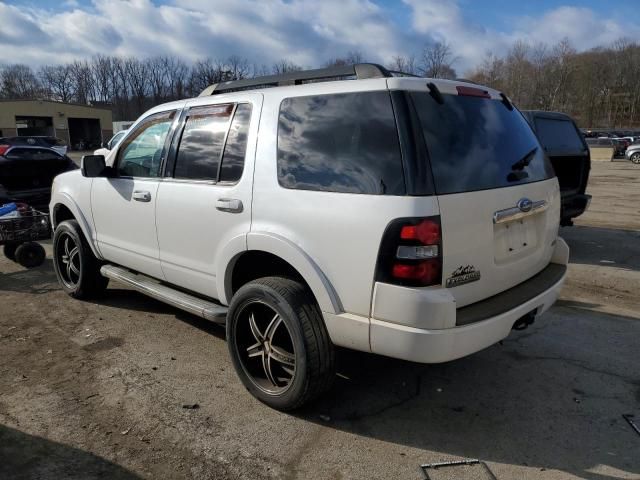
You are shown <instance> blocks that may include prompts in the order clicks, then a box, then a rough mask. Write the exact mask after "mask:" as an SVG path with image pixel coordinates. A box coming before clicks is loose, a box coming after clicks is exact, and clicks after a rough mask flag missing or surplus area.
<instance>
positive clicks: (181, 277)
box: [156, 93, 262, 298]
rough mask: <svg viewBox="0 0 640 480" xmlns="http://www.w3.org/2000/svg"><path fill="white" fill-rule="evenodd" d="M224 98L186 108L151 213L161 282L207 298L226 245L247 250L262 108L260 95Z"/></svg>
mask: <svg viewBox="0 0 640 480" xmlns="http://www.w3.org/2000/svg"><path fill="white" fill-rule="evenodd" d="M229 98H230V97H229V96H228V95H225V100H221V101H219V103H216V104H211V103H210V102H211V98H207V99H199V100H196V101H195V102H194V104H192V105H190V106H189V108H188V110H186V113H185V119H184V122H183V123H182V126H181V128H180V131H178V132H177V134H176V136H175V139H174V147H173V148H172V154H171V157H170V161H169V164H168V167H167V173H166V175H167V176H166V177H165V178H164V179H163V181H162V183H161V184H160V189H159V192H158V204H157V210H156V223H157V227H158V242H159V247H160V260H161V263H162V270H163V273H164V276H165V279H166V280H167V281H168V282H170V283H173V284H176V285H180V286H181V287H184V288H186V289H188V290H192V291H194V292H198V293H201V294H203V295H207V296H210V297H213V298H219V296H218V292H217V289H216V270H217V268H218V265H219V263H220V256H221V255H222V253H221V252H222V251H223V250H224V248H225V247H226V246H227V245H229V244H231V243H236V244H238V245H241V246H242V247H241V248H246V234H247V233H248V232H249V228H250V224H251V192H252V182H253V158H254V157H255V143H256V138H257V133H258V121H259V119H260V108H261V106H262V96H261V95H259V94H247V93H243V94H242V96H241V100H238V101H233V100H229ZM231 98H233V97H231ZM204 101H207V102H209V103H208V104H202V103H203V102H204Z"/></svg>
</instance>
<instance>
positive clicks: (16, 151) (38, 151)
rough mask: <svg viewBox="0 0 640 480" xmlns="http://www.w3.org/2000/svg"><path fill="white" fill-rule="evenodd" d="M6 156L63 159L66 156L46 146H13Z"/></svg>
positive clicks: (13, 158)
mask: <svg viewBox="0 0 640 480" xmlns="http://www.w3.org/2000/svg"><path fill="white" fill-rule="evenodd" d="M5 157H6V158H8V159H10V160H23V159H24V160H62V159H63V158H64V157H62V156H61V155H58V154H57V153H56V152H55V151H54V150H48V149H44V148H13V149H11V150H9V152H7V154H6V155H5Z"/></svg>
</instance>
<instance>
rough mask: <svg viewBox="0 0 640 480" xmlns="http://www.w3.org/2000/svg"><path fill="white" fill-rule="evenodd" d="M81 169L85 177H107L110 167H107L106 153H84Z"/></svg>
mask: <svg viewBox="0 0 640 480" xmlns="http://www.w3.org/2000/svg"><path fill="white" fill-rule="evenodd" d="M80 170H81V171H82V176H83V177H90V178H91V177H107V176H108V172H109V170H110V168H107V164H106V163H105V160H104V155H84V156H83V157H82V161H81V162H80Z"/></svg>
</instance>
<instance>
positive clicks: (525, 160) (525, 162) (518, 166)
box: [511, 147, 538, 170]
mask: <svg viewBox="0 0 640 480" xmlns="http://www.w3.org/2000/svg"><path fill="white" fill-rule="evenodd" d="M537 151H538V147H534V149H533V150H531V151H530V152H529V153H527V154H526V155H525V156H524V157H522V158H521V159H520V160H518V161H517V162H516V163H514V164H513V165H511V170H524V168H525V167H527V166H529V163H531V159H532V158H533V155H534V154H535V153H536V152H537Z"/></svg>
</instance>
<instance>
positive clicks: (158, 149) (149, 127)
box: [118, 112, 175, 177]
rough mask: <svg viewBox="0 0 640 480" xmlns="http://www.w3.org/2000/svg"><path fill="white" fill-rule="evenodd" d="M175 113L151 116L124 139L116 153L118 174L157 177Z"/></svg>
mask: <svg viewBox="0 0 640 480" xmlns="http://www.w3.org/2000/svg"><path fill="white" fill-rule="evenodd" d="M174 115H175V112H164V113H158V114H155V115H151V116H149V117H147V118H146V119H145V120H143V121H142V123H140V125H138V126H137V127H136V129H135V131H134V132H133V133H132V134H131V135H129V137H128V138H126V139H125V140H124V142H123V144H122V148H120V151H119V152H118V174H119V175H121V176H128V177H157V176H158V175H159V174H160V165H161V162H162V151H163V150H164V143H165V140H166V138H167V133H168V132H169V129H170V128H171V123H172V122H173V116H174Z"/></svg>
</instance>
